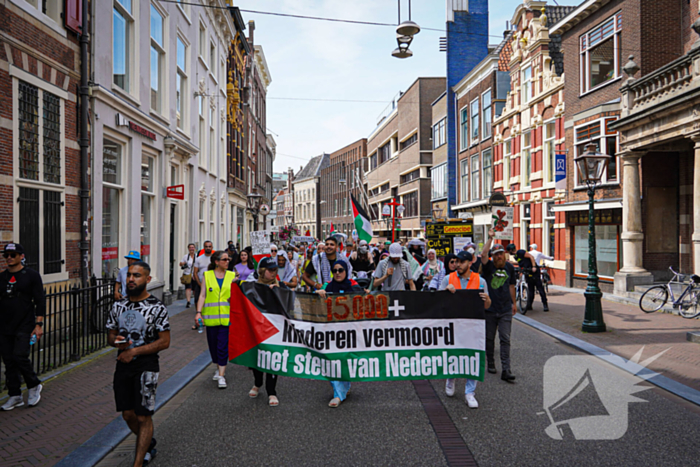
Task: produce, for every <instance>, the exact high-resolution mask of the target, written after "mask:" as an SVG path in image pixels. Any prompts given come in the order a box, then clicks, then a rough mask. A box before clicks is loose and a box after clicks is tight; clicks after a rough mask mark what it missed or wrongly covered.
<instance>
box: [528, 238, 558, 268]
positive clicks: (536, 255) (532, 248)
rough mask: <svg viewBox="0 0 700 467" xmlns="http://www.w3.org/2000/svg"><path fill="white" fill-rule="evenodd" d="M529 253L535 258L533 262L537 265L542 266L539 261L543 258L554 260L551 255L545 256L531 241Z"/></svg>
mask: <svg viewBox="0 0 700 467" xmlns="http://www.w3.org/2000/svg"><path fill="white" fill-rule="evenodd" d="M530 254H531V255H532V257H533V258H535V264H536V265H537V266H542V263H541V261H542V260H543V259H546V260H547V261H554V258H552V257H551V256H547V255H545V254H544V253H542V252H541V251H537V243H533V244H532V245H530Z"/></svg>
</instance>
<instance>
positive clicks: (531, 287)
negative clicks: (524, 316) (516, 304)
mask: <svg viewBox="0 0 700 467" xmlns="http://www.w3.org/2000/svg"><path fill="white" fill-rule="evenodd" d="M525 281H526V282H527V306H526V308H532V302H534V301H535V287H537V291H538V292H539V293H540V298H541V299H542V305H544V306H547V294H546V293H545V291H544V286H543V285H542V279H541V277H540V275H539V273H535V274H534V275H532V276H528V275H525Z"/></svg>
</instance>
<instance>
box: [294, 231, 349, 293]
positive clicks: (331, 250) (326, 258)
mask: <svg viewBox="0 0 700 467" xmlns="http://www.w3.org/2000/svg"><path fill="white" fill-rule="evenodd" d="M324 245H325V248H324V251H320V250H319V253H318V254H316V255H314V256H313V257H312V258H311V262H310V263H309V264H308V266H307V267H306V269H304V274H303V275H302V279H304V282H306V283H307V284H308V285H309V287H311V289H312V290H319V289H320V288H321V287H322V286H323V284H324V283H325V282H330V280H331V265H332V264H333V262H335V260H336V259H338V256H339V254H338V239H337V238H336V237H334V236H331V237H328V238H327V239H326V240H325V242H324ZM345 259H346V260H347V258H345ZM346 264H347V270H348V274H352V266H351V265H350V263H349V262H348V263H346Z"/></svg>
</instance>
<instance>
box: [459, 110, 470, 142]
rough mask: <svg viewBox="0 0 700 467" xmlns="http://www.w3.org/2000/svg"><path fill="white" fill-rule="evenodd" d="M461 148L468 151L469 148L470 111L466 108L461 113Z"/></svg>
mask: <svg viewBox="0 0 700 467" xmlns="http://www.w3.org/2000/svg"><path fill="white" fill-rule="evenodd" d="M459 125H460V140H461V141H460V148H461V149H467V148H468V147H469V111H468V109H467V108H466V107H465V108H463V109H462V111H461V112H460V119H459Z"/></svg>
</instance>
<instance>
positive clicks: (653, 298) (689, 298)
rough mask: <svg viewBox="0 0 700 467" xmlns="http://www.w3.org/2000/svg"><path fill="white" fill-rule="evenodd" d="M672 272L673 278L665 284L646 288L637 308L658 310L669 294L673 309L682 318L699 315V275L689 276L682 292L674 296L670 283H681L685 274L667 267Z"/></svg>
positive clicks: (645, 311) (648, 311) (646, 310)
mask: <svg viewBox="0 0 700 467" xmlns="http://www.w3.org/2000/svg"><path fill="white" fill-rule="evenodd" d="M668 269H669V270H670V271H671V273H672V274H673V278H672V279H671V280H670V281H668V283H667V284H665V285H657V286H654V287H651V288H650V289H648V290H647V291H646V292H644V294H642V297H641V298H640V299H639V308H640V309H641V310H642V311H643V312H644V313H653V312H655V311H658V310H660V309H661V308H663V306H664V305H666V302H667V301H668V298H669V295H670V296H671V303H672V306H673V308H674V309H677V310H678V314H680V315H681V316H682V317H683V318H686V319H691V318H695V317H697V316H698V315H700V309H698V304H699V303H698V302H700V276H697V275H695V274H693V275H692V276H690V279H691V280H690V282H689V283H688V285H687V286H686V287H685V290H683V293H681V294H680V296H679V297H678V298H676V296H675V294H674V293H673V288H672V287H671V284H674V283H675V284H683V283H684V279H685V276H684V275H683V274H680V273H677V272H676V271H674V270H673V267H669V268H668Z"/></svg>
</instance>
